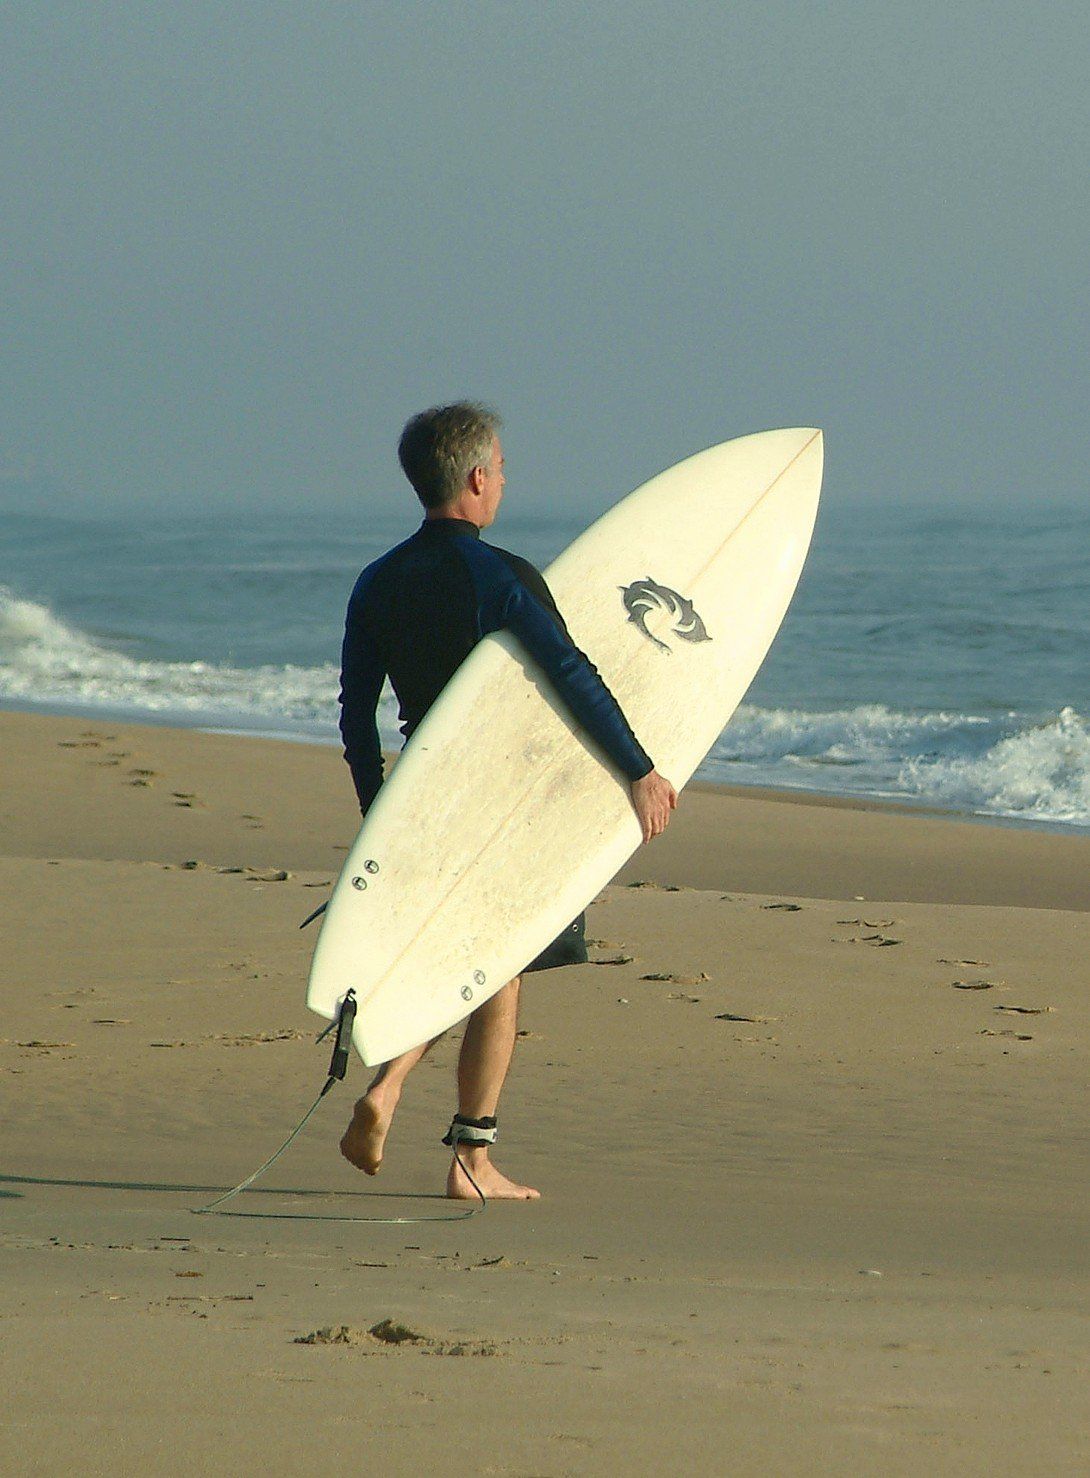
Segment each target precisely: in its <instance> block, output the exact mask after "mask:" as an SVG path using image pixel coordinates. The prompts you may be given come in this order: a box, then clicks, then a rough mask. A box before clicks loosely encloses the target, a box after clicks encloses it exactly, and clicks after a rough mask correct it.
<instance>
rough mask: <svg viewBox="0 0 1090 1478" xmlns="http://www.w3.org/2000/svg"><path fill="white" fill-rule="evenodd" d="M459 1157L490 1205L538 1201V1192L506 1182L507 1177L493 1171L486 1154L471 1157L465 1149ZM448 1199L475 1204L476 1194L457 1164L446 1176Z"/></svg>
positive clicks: (456, 1163) (509, 1181) (454, 1163)
mask: <svg viewBox="0 0 1090 1478" xmlns="http://www.w3.org/2000/svg"><path fill="white" fill-rule="evenodd" d="M461 1154H462V1159H463V1161H464V1162H465V1164H466V1166H467V1167H468V1169H469V1173H470V1175H472V1176H473V1179H474V1180H475V1181H476V1182H477V1184H478V1185H479V1186H480V1188H481V1190H482V1191H483V1192H484V1194H485V1196H486V1197H487V1199H488V1200H489V1201H537V1200H540V1198H541V1192H540V1191H535V1190H534V1188H533V1186H528V1185H516V1183H515V1182H514V1181H513V1180H508V1179H507V1176H506V1175H502V1174H501V1173H500V1172H499V1171H498V1170H497V1169H496V1167H495V1165H493V1164H492V1161H491V1160H490V1159H489V1158H488V1156H487V1154H482V1153H481V1152H480V1151H478V1152H477V1153H476V1154H473V1153H472V1152H470V1151H466V1150H464V1149H463V1150H462V1152H461ZM447 1195H448V1196H449V1197H450V1199H451V1200H452V1201H476V1200H477V1192H476V1191H475V1190H474V1189H473V1187H472V1185H471V1184H470V1182H469V1177H468V1176H467V1175H466V1174H465V1172H464V1171H463V1169H462V1167H461V1165H459V1164H458V1161H457V1160H455V1161H454V1162H453V1163H452V1164H451V1167H450V1172H449V1174H448V1175H447Z"/></svg>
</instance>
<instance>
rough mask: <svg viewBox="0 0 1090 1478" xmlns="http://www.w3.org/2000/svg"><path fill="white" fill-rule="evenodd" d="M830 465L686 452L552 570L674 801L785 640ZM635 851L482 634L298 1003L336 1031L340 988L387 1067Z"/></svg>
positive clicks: (772, 436)
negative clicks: (351, 998) (332, 1022)
mask: <svg viewBox="0 0 1090 1478" xmlns="http://www.w3.org/2000/svg"><path fill="white" fill-rule="evenodd" d="M822 455H823V448H822V437H821V432H820V431H817V430H813V429H809V428H808V429H793V430H784V431H767V432H764V433H762V434H760V435H756V436H746V437H741V438H739V439H738V440H737V441H729V442H725V443H724V444H723V445H721V446H715V447H712V448H710V449H709V450H708V451H705V452H700V453H699V454H698V455H697V456H695V457H690V458H689V459H688V460H687V461H684V462H681V463H679V464H678V465H677V466H676V467H672V468H670V470H669V471H667V472H663V473H662V474H661V475H660V476H658V477H655V478H653V479H652V480H651V481H650V482H648V483H645V484H644V486H643V487H641V488H638V489H637V490H636V491H635V492H634V493H632V494H631V495H630V496H629V497H627V498H625V499H624V500H623V501H622V502H620V503H618V504H617V505H616V506H615V507H614V508H612V509H611V510H610V511H609V512H608V513H606V514H605V515H604V516H603V517H602V518H600V519H599V520H598V521H597V523H595V524H594V525H592V527H591V528H589V529H588V530H587V531H586V533H584V534H582V535H581V536H580V537H579V538H578V539H576V540H575V542H574V543H573V544H572V545H571V546H570V547H569V548H568V549H567V550H566V551H565V552H564V553H563V554H562V555H561V556H560V557H559V559H557V560H556V561H555V562H554V563H553V564H552V565H550V567H549V568H548V569H547V570H546V571H545V578H546V580H547V581H548V584H549V587H550V589H551V590H552V592H553V595H554V597H555V599H556V603H557V605H558V606H559V608H560V610H561V611H562V613H563V615H564V618H565V620H566V621H567V623H568V628H569V630H570V631H571V634H572V638H573V639H574V641H575V642H576V644H577V645H578V646H580V647H582V648H583V650H584V651H585V652H586V653H587V655H588V657H589V658H590V659H591V661H592V662H593V663H594V664H595V665H596V666H597V667H598V669H599V671H600V672H601V674H602V677H603V678H604V679H605V681H606V683H607V684H608V685H609V687H610V688H611V690H612V691H613V693H614V695H615V697H616V698H617V700H618V702H619V703H620V705H621V708H622V709H623V711H624V713H625V716H626V717H627V718H628V721H629V723H630V724H631V725H632V729H633V731H634V732H635V734H636V737H637V738H638V739H639V741H640V743H641V744H642V745H643V747H644V748H645V749H646V751H647V753H648V754H649V755H650V756H651V758H652V760H653V761H654V764H655V768H656V769H657V770H658V771H659V773H660V774H662V775H665V776H666V778H667V779H668V780H670V781H671V782H672V783H673V785H674V786H675V787H676V788H677V789H678V790H680V789H681V787H682V786H683V785H684V784H685V782H686V781H687V780H688V779H689V778H690V776H691V775H692V773H693V771H694V770H695V769H696V767H697V766H698V765H699V763H700V761H701V760H702V759H703V758H704V756H705V755H706V754H707V752H708V750H709V749H710V748H711V746H712V745H713V744H714V743H715V741H716V739H718V737H719V735H720V734H721V733H722V731H723V728H724V727H725V725H726V723H727V721H728V720H729V718H730V716H731V714H732V713H733V712H734V709H735V707H736V706H737V704H738V703H739V701H740V700H741V698H742V696H743V694H744V693H745V691H746V689H747V688H748V687H749V685H750V683H751V682H752V681H753V677H754V675H755V673H756V672H757V669H758V667H759V666H760V665H761V662H762V661H763V660H764V657H765V654H766V652H767V651H768V648H769V646H770V645H771V643H772V639H773V637H774V636H775V634H776V632H777V630H778V629H779V626H780V623H781V621H782V620H783V617H784V613H785V612H786V610H787V607H788V604H789V602H790V600H791V596H792V594H793V593H794V590H795V586H796V584H797V582H798V578H799V574H800V572H801V570H802V566H803V561H804V560H805V558H806V552H807V549H808V547H809V544H810V536H811V533H812V531H813V526H814V519H815V516H816V513H817V503H818V493H819V491H820V487H821V471H822ZM641 840H642V836H641V831H640V825H639V822H638V821H637V819H636V814H635V812H634V810H633V807H632V800H631V792H630V789H629V785H628V782H627V780H625V779H624V778H623V777H622V776H621V775H620V774H619V772H618V771H617V770H616V769H615V768H614V766H613V765H612V764H611V762H610V761H609V760H608V759H607V758H606V756H605V755H604V754H603V752H602V751H601V750H600V749H599V748H598V747H597V745H596V744H595V743H594V741H593V740H591V739H590V738H589V737H588V736H587V735H586V734H585V733H584V732H583V731H582V730H581V729H580V727H579V726H578V724H577V723H576V722H575V720H574V719H572V718H571V717H570V716H569V715H568V712H567V710H566V709H565V708H564V706H563V704H562V702H561V700H560V698H559V697H558V696H557V694H556V693H555V692H554V691H553V689H552V688H551V686H550V684H549V682H548V680H547V679H546V678H545V676H544V675H543V674H542V672H541V671H540V669H539V668H538V667H537V666H536V665H535V663H534V662H533V661H532V660H531V658H530V657H529V656H528V655H527V654H526V653H525V651H524V650H523V649H522V647H521V646H520V644H519V642H518V641H517V639H516V638H515V637H513V636H512V635H511V634H510V633H509V632H498V633H495V634H494V635H492V636H488V637H486V638H485V639H484V640H483V641H482V642H480V643H479V644H478V645H477V646H476V647H475V648H474V650H473V651H472V652H471V653H470V655H469V657H468V658H467V659H466V660H465V662H463V664H462V666H461V667H460V668H459V669H458V671H457V673H456V674H455V675H454V677H453V678H452V679H451V681H450V682H449V683H448V684H447V687H446V688H445V689H444V690H443V692H442V694H441V695H440V697H439V698H438V700H437V701H436V702H435V704H434V705H433V706H432V708H431V709H430V711H429V712H428V714H427V717H426V718H425V719H424V721H423V722H422V723H421V724H420V726H419V728H418V729H417V730H416V732H415V733H414V734H413V736H412V739H411V740H410V741H409V743H408V744H407V745H406V747H405V749H404V751H403V753H402V755H401V757H400V758H399V760H398V763H397V765H396V767H395V769H394V771H393V773H392V775H391V777H390V779H389V780H388V781H387V782H386V783H385V784H384V785H383V787H382V789H381V791H380V792H379V794H378V797H377V799H376V800H375V802H374V804H373V805H372V807H371V809H370V811H369V812H368V814H367V817H366V820H365V821H364V824H363V827H362V829H361V831H360V834H359V836H358V838H357V840H356V842H355V845H354V846H353V847H352V850H351V851H350V853H349V854H348V859H347V861H346V863H345V866H344V871H343V872H342V874H341V876H340V878H339V879H338V881H337V884H336V886H335V888H334V890H333V893H332V895H331V897H330V900H329V906H328V908H327V910H326V913H325V917H324V919H323V922H322V927H321V933H320V935H319V937H318V942H317V946H316V948H315V952H314V961H313V965H312V968H311V973H310V984H309V988H308V992H307V1005H308V1006H310V1008H311V1009H312V1010H314V1011H316V1012H317V1013H318V1014H319V1015H321V1016H324V1017H327V1018H329V1019H332V1018H333V1017H335V1016H336V1015H337V1013H338V1011H339V1010H340V1006H341V1003H342V1001H343V1000H344V997H345V995H346V993H347V992H348V990H349V989H353V990H354V991H355V993H356V1001H357V1006H358V1009H357V1015H356V1020H355V1026H354V1031H353V1042H354V1044H355V1046H356V1048H357V1050H358V1051H359V1053H360V1055H361V1056H362V1058H363V1060H364V1062H366V1063H368V1064H371V1065H374V1064H377V1063H380V1062H386V1061H388V1060H389V1059H390V1058H391V1057H395V1056H397V1055H398V1054H399V1053H401V1052H405V1051H407V1050H408V1049H409V1048H410V1047H414V1046H417V1045H418V1044H419V1043H421V1042H423V1041H426V1040H428V1039H429V1038H431V1037H434V1036H436V1035H437V1034H438V1033H440V1032H442V1031H445V1030H446V1029H447V1028H448V1027H450V1026H453V1025H454V1023H455V1022H457V1021H459V1020H461V1019H462V1018H463V1017H464V1016H466V1015H467V1014H468V1013H469V1012H470V1011H472V1010H474V1009H476V1007H477V1006H479V1005H480V1004H481V1002H482V1001H485V1000H487V999H488V997H489V996H490V995H492V994H493V993H494V992H495V991H497V990H499V988H500V987H501V986H502V985H503V984H504V983H505V982H506V981H508V980H510V979H511V978H512V977H513V976H515V975H517V974H518V973H519V971H520V970H522V969H523V967H524V966H525V965H526V964H527V963H528V962H529V961H530V960H532V959H534V958H535V957H536V956H537V955H538V954H539V953H540V952H541V950H542V949H544V947H545V946H546V945H547V944H548V943H549V942H550V941H551V940H552V939H554V938H555V937H556V936H557V935H558V934H559V933H560V931H561V930H562V929H564V928H565V927H566V926H567V925H568V924H569V923H570V922H571V920H572V919H573V918H575V917H576V915H577V914H578V913H579V912H580V910H581V909H583V908H585V907H586V905H587V903H589V902H590V900H591V899H592V898H593V897H594V896H595V895H596V894H597V893H598V892H599V891H600V890H601V888H602V887H603V886H604V885H605V884H606V883H608V882H609V880H610V879H611V878H612V877H613V875H614V874H615V873H616V871H617V869H618V868H619V867H620V866H621V865H622V864H623V863H624V862H625V860H626V859H627V858H628V857H629V855H630V854H631V853H632V852H633V851H634V850H635V849H636V847H637V846H639V845H640V843H641ZM651 845H654V843H652V844H651Z"/></svg>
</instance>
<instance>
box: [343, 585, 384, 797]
mask: <svg viewBox="0 0 1090 1478" xmlns="http://www.w3.org/2000/svg"><path fill="white" fill-rule="evenodd" d="M361 596H362V592H359V591H358V589H357V593H355V594H353V597H352V600H351V601H350V602H349V606H348V619H347V621H346V622H345V630H344V645H343V647H342V648H341V693H340V704H341V724H340V728H341V738H342V739H343V740H344V757H345V759H346V760H347V761H348V768H349V769H350V770H351V772H352V783H353V784H354V785H355V787H356V795H357V796H358V797H359V803H360V811H361V812H362V813H363V815H364V816H366V815H367V811H368V807H369V806H370V805H371V802H372V801H373V800H374V799H375V796H376V795H378V792H379V788H380V787H381V785H382V746H381V744H380V742H379V736H378V702H379V698H380V697H381V695H382V683H383V679H384V678H385V676H386V670H385V666H384V664H383V661H382V658H381V657H380V656H379V654H378V652H377V650H376V648H375V644H374V642H373V640H372V639H371V637H370V636H369V635H368V632H367V628H366V626H365V625H364V622H363V618H362V611H361V606H362V598H361Z"/></svg>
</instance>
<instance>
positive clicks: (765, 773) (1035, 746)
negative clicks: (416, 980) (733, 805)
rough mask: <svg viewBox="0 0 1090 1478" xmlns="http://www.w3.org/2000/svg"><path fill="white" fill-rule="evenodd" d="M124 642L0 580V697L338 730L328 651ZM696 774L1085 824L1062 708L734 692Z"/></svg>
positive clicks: (1080, 721)
mask: <svg viewBox="0 0 1090 1478" xmlns="http://www.w3.org/2000/svg"><path fill="white" fill-rule="evenodd" d="M122 646H123V643H121V642H120V641H114V642H111V641H110V640H108V639H106V638H98V637H94V636H91V635H89V634H87V633H86V632H83V631H80V630H79V629H77V628H76V627H75V626H72V625H69V624H68V623H67V622H65V621H64V620H62V619H61V618H60V617H59V616H57V615H56V614H55V613H54V612H53V611H51V610H50V609H49V608H48V607H47V606H44V605H41V604H38V603H37V602H35V601H32V600H27V599H23V598H21V597H19V596H16V595H15V594H13V593H12V592H11V591H10V590H8V589H6V588H4V587H2V586H0V701H4V700H6V701H8V702H12V703H28V704H34V705H40V706H43V707H54V708H77V707H78V708H85V709H86V708H90V709H102V710H109V711H111V712H113V713H115V714H118V715H123V716H124V715H128V716H131V717H133V718H139V717H140V716H141V715H143V716H148V715H156V716H157V717H160V718H166V719H173V720H174V721H176V722H179V723H183V724H184V723H191V724H203V725H217V726H222V727H228V728H230V727H243V728H249V729H254V728H259V729H261V730H263V731H267V732H277V733H286V734H296V735H298V736H300V737H303V736H305V737H309V738H314V739H319V740H326V741H333V740H335V738H336V721H337V701H336V700H337V683H338V670H337V668H336V666H334V665H333V664H332V663H324V664H321V665H318V666H310V667H308V666H301V665H293V664H290V663H288V664H284V665H274V664H264V665H259V666H252V667H239V666H231V665H227V664H223V663H211V662H203V661H189V662H181V661H162V660H154V659H151V658H147V657H140V656H137V655H133V654H131V653H130V652H128V651H125V650H122V649H121V648H122ZM379 717H380V725H379V726H380V731H381V733H382V737H383V740H384V742H385V743H386V744H387V745H389V746H391V747H396V746H397V744H398V743H399V742H400V740H399V736H398V732H397V726H396V719H397V711H396V703H395V700H394V698H393V695H392V693H391V692H390V691H389V689H387V691H386V693H385V695H384V698H383V702H382V705H381V709H380V715H379ZM700 775H701V777H702V778H704V779H706V780H713V781H715V780H718V781H725V782H732V783H748V784H754V785H770V786H779V787H784V788H794V789H800V790H808V791H823V792H826V793H833V794H841V795H855V796H868V797H880V798H886V799H899V800H907V799H913V798H914V799H916V800H919V801H920V802H923V803H927V804H930V805H937V806H941V807H948V808H951V809H954V810H958V811H963V812H965V811H967V812H974V813H978V814H985V815H995V816H1006V817H1017V818H1022V819H1025V820H1033V821H1042V822H1049V823H1052V824H1056V823H1064V824H1069V825H1079V826H1086V825H1090V726H1088V723H1087V720H1086V718H1084V717H1083V716H1082V715H1080V714H1079V713H1077V712H1076V711H1075V710H1074V709H1073V708H1070V707H1067V708H1063V709H1062V710H1061V711H1060V712H1058V713H1054V714H1043V715H1042V714H1037V715H1031V714H1026V713H1017V712H1006V713H1002V714H998V715H997V714H992V715H979V714H965V713H957V712H946V711H934V712H922V713H912V712H902V711H898V710H896V709H893V708H889V707H887V706H884V705H882V704H864V705H858V706H856V707H853V708H845V709H830V710H825V711H806V710H801V709H790V708H765V707H761V706H760V705H758V704H743V705H742V707H741V708H740V709H739V710H738V712H737V713H736V714H735V716H734V718H733V719H732V721H731V723H730V724H729V725H728V727H727V729H726V730H725V731H724V733H723V735H722V736H721V737H720V739H719V740H718V741H717V743H716V744H715V746H714V748H713V749H712V752H711V754H710V755H709V756H708V759H707V760H706V761H705V763H704V765H703V766H702V767H701V770H700Z"/></svg>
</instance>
